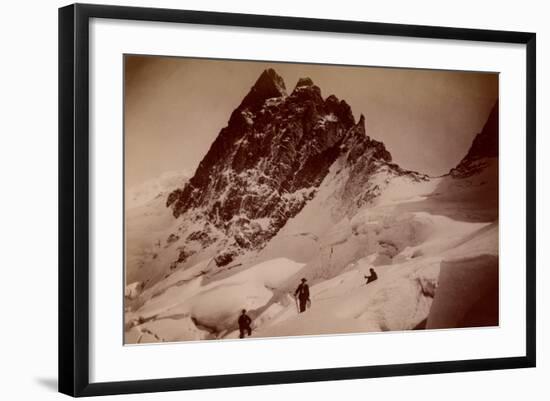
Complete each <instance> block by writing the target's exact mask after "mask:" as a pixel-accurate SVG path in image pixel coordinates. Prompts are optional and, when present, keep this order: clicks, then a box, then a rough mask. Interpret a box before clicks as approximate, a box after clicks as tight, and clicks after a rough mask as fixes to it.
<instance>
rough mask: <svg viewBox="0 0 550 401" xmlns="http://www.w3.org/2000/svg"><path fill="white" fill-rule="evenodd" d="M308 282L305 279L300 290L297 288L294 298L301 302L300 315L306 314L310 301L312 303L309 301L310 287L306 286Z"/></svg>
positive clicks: (299, 287)
mask: <svg viewBox="0 0 550 401" xmlns="http://www.w3.org/2000/svg"><path fill="white" fill-rule="evenodd" d="M306 281H307V280H306V279H305V278H303V279H302V282H301V283H300V285H299V286H298V288H296V291H294V297H295V298H296V297H298V300H299V301H300V313H302V312H305V310H306V305H307V303H308V301H309V302H311V301H310V300H309V286H308V285H307V284H306Z"/></svg>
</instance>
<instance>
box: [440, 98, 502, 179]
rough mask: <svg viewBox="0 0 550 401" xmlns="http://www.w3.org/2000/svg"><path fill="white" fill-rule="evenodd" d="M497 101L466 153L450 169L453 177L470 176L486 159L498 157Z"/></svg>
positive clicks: (484, 165) (478, 169)
mask: <svg viewBox="0 0 550 401" xmlns="http://www.w3.org/2000/svg"><path fill="white" fill-rule="evenodd" d="M498 131H499V124H498V102H497V103H495V105H494V106H493V108H492V110H491V113H490V114H489V117H488V118H487V121H486V122H485V125H484V126H483V129H482V130H481V132H480V133H479V134H477V135H476V137H475V138H474V140H473V142H472V145H471V146H470V149H469V150H468V153H467V154H466V156H464V158H463V159H462V161H461V162H460V163H459V164H458V165H457V166H456V167H455V168H454V169H452V170H451V171H450V174H451V176H453V177H455V178H465V177H469V176H472V175H474V174H476V173H478V172H479V171H481V170H483V169H484V168H485V167H486V166H487V159H490V158H497V157H498Z"/></svg>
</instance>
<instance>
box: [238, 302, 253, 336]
mask: <svg viewBox="0 0 550 401" xmlns="http://www.w3.org/2000/svg"><path fill="white" fill-rule="evenodd" d="M250 323H252V319H250V317H249V316H248V315H247V314H246V309H243V310H242V311H241V316H239V332H240V334H239V338H244V335H245V333H248V335H249V336H250V335H251V334H252V329H251V328H250Z"/></svg>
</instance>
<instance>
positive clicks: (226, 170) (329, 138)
mask: <svg viewBox="0 0 550 401" xmlns="http://www.w3.org/2000/svg"><path fill="white" fill-rule="evenodd" d="M343 155H346V160H347V163H348V164H350V165H351V164H352V165H354V166H355V167H354V169H355V170H356V171H357V172H358V173H359V172H362V173H365V172H368V170H372V169H374V168H375V167H376V166H377V165H378V164H377V163H376V162H377V161H378V162H385V163H388V164H389V165H391V155H390V153H389V152H388V151H387V150H386V148H385V147H384V144H383V143H381V142H377V141H375V140H372V139H370V138H369V137H368V136H367V135H366V133H365V119H364V117H363V116H361V117H360V119H359V121H358V122H356V121H355V118H354V116H353V114H352V111H351V108H350V106H349V105H348V104H347V103H346V102H345V101H344V100H339V99H338V98H337V97H336V96H334V95H330V96H328V97H327V98H326V99H324V98H323V97H322V95H321V89H320V88H319V87H318V86H316V85H315V84H314V83H313V81H312V80H311V79H310V78H301V79H300V80H299V81H298V83H297V84H296V86H295V88H294V89H293V90H292V92H291V93H290V95H288V94H287V91H286V86H285V83H284V81H283V79H282V78H281V77H280V76H279V75H278V74H277V73H276V72H275V71H274V70H273V69H268V70H265V71H264V72H263V73H262V74H261V75H260V77H259V78H258V80H257V81H256V83H255V84H254V86H253V87H252V88H251V89H250V92H249V93H248V94H247V95H246V96H245V98H244V99H243V101H242V102H241V104H240V105H239V106H238V107H237V109H235V111H233V113H232V114H231V117H230V118H229V122H228V124H227V126H226V127H225V128H223V129H222V130H221V131H220V133H219V135H218V136H217V138H216V140H215V141H214V143H213V144H212V146H211V147H210V149H209V151H208V152H207V154H206V156H205V157H204V158H203V160H202V161H201V162H200V164H199V166H198V168H197V170H196V172H195V175H194V176H193V177H192V178H191V179H190V180H189V182H188V183H187V184H186V185H185V186H184V187H183V188H179V189H176V190H175V191H173V192H172V193H170V195H169V196H168V199H167V206H168V207H170V208H171V209H172V212H173V215H174V216H175V217H176V218H178V217H180V216H184V215H185V216H186V217H185V219H187V220H189V219H190V220H192V221H195V222H200V223H201V224H202V225H203V227H202V228H200V229H199V230H198V231H193V232H188V233H185V234H186V235H187V236H188V237H187V238H188V240H189V241H200V242H201V246H202V247H205V246H209V245H210V244H212V243H214V242H216V241H217V240H218V239H219V237H220V233H221V234H222V237H224V242H226V243H225V244H224V249H225V251H224V252H222V253H220V254H219V255H218V257H217V258H216V262H217V263H218V264H219V265H224V264H227V263H229V262H230V261H231V260H232V259H233V258H234V256H235V255H237V254H238V253H239V252H240V251H241V250H246V249H260V248H261V247H263V246H264V245H265V243H266V241H268V240H269V239H270V238H272V237H273V236H274V235H275V234H276V233H277V232H278V231H279V229H280V228H281V227H282V226H283V225H284V224H285V223H286V222H287V220H288V219H290V218H292V217H293V216H295V215H296V214H297V213H298V212H299V211H300V210H301V209H302V208H303V207H304V205H305V204H306V202H308V201H309V200H310V199H312V198H313V197H314V196H315V193H316V189H317V188H318V187H319V185H320V184H321V182H322V181H323V179H324V178H325V176H326V175H327V173H328V171H329V168H330V166H331V165H332V164H333V163H334V161H335V160H336V159H337V158H339V157H341V156H343ZM395 167H396V166H395ZM191 253H192V251H191V250H190V247H189V246H187V247H184V249H182V252H181V253H180V258H179V259H178V261H177V263H182V262H183V261H185V259H186V258H187V256H189V255H190V254H191Z"/></svg>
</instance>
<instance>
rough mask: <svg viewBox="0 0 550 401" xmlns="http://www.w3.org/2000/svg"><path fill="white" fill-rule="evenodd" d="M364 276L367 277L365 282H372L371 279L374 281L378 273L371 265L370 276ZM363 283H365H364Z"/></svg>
mask: <svg viewBox="0 0 550 401" xmlns="http://www.w3.org/2000/svg"><path fill="white" fill-rule="evenodd" d="M365 278H366V279H367V283H366V284H368V283H372V282H373V281H375V280H376V279H377V278H378V274H376V272H375V271H374V269H373V268H372V267H371V268H370V276H365ZM366 284H365V285H366Z"/></svg>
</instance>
